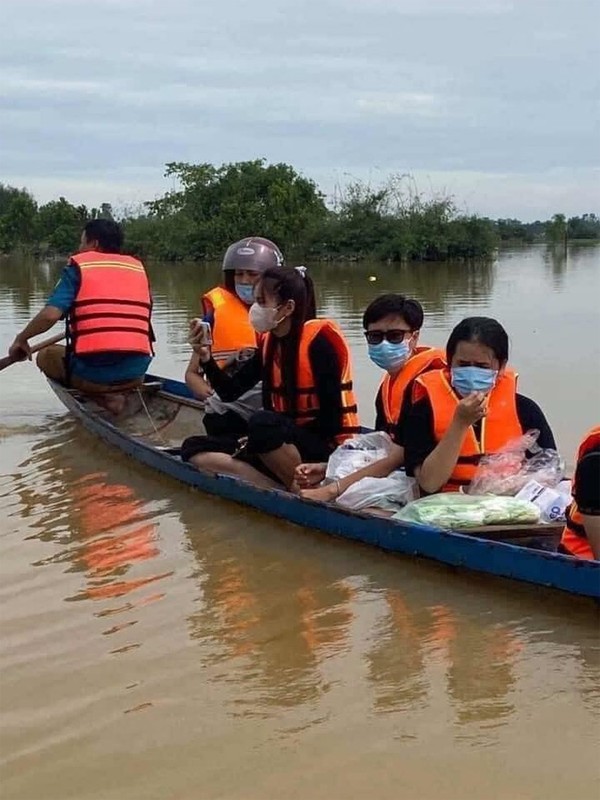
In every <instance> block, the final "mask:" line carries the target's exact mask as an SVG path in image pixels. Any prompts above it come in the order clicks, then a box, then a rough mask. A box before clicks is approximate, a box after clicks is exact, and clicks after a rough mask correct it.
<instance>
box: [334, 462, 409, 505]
mask: <svg viewBox="0 0 600 800" xmlns="http://www.w3.org/2000/svg"><path fill="white" fill-rule="evenodd" d="M418 496H419V490H418V488H417V482H416V480H415V479H414V478H409V477H408V476H407V475H406V473H405V472H400V471H396V472H392V473H391V474H390V475H388V476H387V477H386V478H361V479H360V480H359V481H357V482H356V483H354V484H352V486H350V487H349V488H348V489H346V491H345V492H343V494H341V495H340V496H339V497H338V498H336V503H337V504H338V505H340V506H343V507H344V508H353V509H359V508H367V507H369V506H376V507H377V508H387V509H392V510H394V511H395V510H397V508H398V506H404V505H406V503H410V502H411V500H415V499H416V498H417V497H418Z"/></svg>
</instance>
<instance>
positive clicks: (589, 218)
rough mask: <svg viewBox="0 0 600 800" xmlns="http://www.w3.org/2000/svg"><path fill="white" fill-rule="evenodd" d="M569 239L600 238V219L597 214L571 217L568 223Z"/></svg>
mask: <svg viewBox="0 0 600 800" xmlns="http://www.w3.org/2000/svg"><path fill="white" fill-rule="evenodd" d="M567 232H568V234H569V239H600V219H599V218H598V217H597V216H596V214H584V215H583V216H582V217H571V218H570V219H569V222H568V223H567Z"/></svg>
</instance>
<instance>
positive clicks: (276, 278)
mask: <svg viewBox="0 0 600 800" xmlns="http://www.w3.org/2000/svg"><path fill="white" fill-rule="evenodd" d="M254 297H255V301H254V303H253V305H252V306H251V307H250V312H249V318H250V322H251V324H252V325H253V327H254V329H255V330H256V332H257V333H259V334H262V340H261V346H260V347H259V349H258V350H257V351H256V353H255V354H254V355H253V356H252V357H251V358H250V359H249V360H248V361H246V362H245V363H244V364H243V365H242V366H241V367H240V369H239V370H238V372H237V373H236V374H235V375H227V374H226V373H225V372H224V371H223V370H221V369H219V367H218V365H217V364H216V362H215V361H214V359H213V358H212V356H211V353H210V348H208V347H201V348H198V356H199V359H200V361H201V363H202V364H203V366H204V369H205V371H206V375H207V377H208V379H209V381H210V383H211V385H212V386H213V387H214V389H215V391H216V392H217V393H218V395H219V397H220V398H221V399H222V400H223V401H225V402H229V401H231V400H235V399H236V398H237V397H238V396H239V395H241V394H242V393H243V392H245V391H247V390H248V389H249V388H251V387H252V386H255V385H256V384H257V383H258V382H259V381H262V399H263V408H264V410H262V411H257V412H256V413H255V414H254V415H253V416H252V417H250V419H249V421H248V436H247V439H245V440H244V441H240V442H236V441H235V440H232V439H228V440H227V439H222V440H220V441H216V440H215V438H214V437H199V436H194V437H191V438H189V439H186V440H185V441H184V442H183V445H182V449H181V455H182V458H183V460H184V461H190V462H191V463H192V464H194V465H195V466H197V467H198V468H200V469H205V470H208V471H210V472H220V473H225V474H229V475H237V476H239V477H241V478H244V479H245V480H248V481H251V482H253V483H255V484H256V485H258V486H264V487H273V486H277V485H278V484H283V485H284V486H286V487H288V488H290V487H291V486H292V483H293V480H294V474H295V470H296V467H297V466H298V464H300V462H301V461H303V460H308V461H322V460H324V459H327V458H328V457H329V455H330V454H331V452H332V451H333V450H334V449H335V447H337V445H338V444H340V443H341V442H342V441H344V439H347V438H348V437H349V436H352V435H354V434H355V433H357V432H358V431H359V430H360V427H359V423H358V415H357V406H356V400H355V398H354V392H353V386H352V372H351V365H350V351H349V348H348V345H347V343H346V341H345V339H344V337H343V335H342V333H341V331H340V329H339V328H338V326H337V325H336V324H335V323H334V322H332V321H331V320H327V319H315V315H316V308H315V305H316V304H315V295H314V287H313V282H312V280H311V279H310V277H309V276H308V275H306V271H305V270H304V268H303V267H297V268H295V269H291V268H286V267H281V268H276V269H275V268H270V269H267V270H265V271H264V272H263V273H262V275H261V276H260V278H259V281H258V283H257V284H256V286H255V290H254Z"/></svg>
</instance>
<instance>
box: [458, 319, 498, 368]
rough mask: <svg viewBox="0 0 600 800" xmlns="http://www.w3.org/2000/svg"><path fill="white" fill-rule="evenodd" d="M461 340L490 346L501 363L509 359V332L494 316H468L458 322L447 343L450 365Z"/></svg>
mask: <svg viewBox="0 0 600 800" xmlns="http://www.w3.org/2000/svg"><path fill="white" fill-rule="evenodd" d="M459 342H479V343H480V344H483V345H485V346H486V347H489V348H490V350H491V351H492V353H493V354H494V355H495V356H496V358H497V359H498V361H499V362H500V365H502V364H506V362H507V361H508V334H507V333H506V331H505V330H504V328H503V327H502V325H500V323H499V322H498V320H497V319H492V317H467V318H466V319H463V320H462V322H459V323H458V325H457V326H456V327H455V328H454V330H453V331H452V333H451V334H450V337H449V339H448V342H447V344H446V361H447V364H448V366H450V365H451V364H452V359H453V358H454V354H455V353H456V348H457V347H458V344H459Z"/></svg>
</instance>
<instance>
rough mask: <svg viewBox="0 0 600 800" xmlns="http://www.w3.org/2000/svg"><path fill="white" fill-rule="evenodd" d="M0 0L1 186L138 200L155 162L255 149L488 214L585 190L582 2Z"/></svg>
mask: <svg viewBox="0 0 600 800" xmlns="http://www.w3.org/2000/svg"><path fill="white" fill-rule="evenodd" d="M2 11H3V16H4V24H3V26H2V28H0V116H1V118H2V124H1V125H0V180H3V181H5V182H6V181H9V182H14V183H16V184H17V185H28V186H30V187H31V188H32V189H34V190H36V191H38V189H36V187H39V191H40V192H41V193H42V194H43V195H44V197H45V198H46V197H47V195H46V193H47V192H49V193H50V194H51V195H58V194H64V195H68V193H69V191H73V193H74V195H77V196H76V197H74V199H77V200H79V201H81V200H84V201H85V202H94V204H97V202H98V200H97V199H95V200H93V199H92V198H93V197H94V196H95V195H94V193H95V192H96V193H101V194H102V197H101V198H100V199H107V200H110V199H114V198H118V197H121V196H127V197H130V196H131V197H140V198H145V197H147V196H148V193H151V194H153V193H155V192H156V191H160V190H161V188H162V187H163V181H162V177H161V175H162V171H163V165H164V163H165V162H166V161H171V160H189V161H197V162H199V161H212V162H216V163H220V162H222V161H232V160H242V159H246V158H256V157H261V156H264V157H266V158H267V159H269V160H271V161H287V162H288V163H291V164H293V165H294V166H296V167H297V168H299V169H303V170H305V171H306V172H307V173H308V174H310V175H314V176H315V177H318V178H319V179H320V180H324V181H325V183H327V181H328V180H329V178H327V177H326V176H332V175H335V174H343V173H344V172H345V171H347V172H351V173H352V174H355V175H356V174H360V175H368V174H369V173H370V171H372V170H373V169H375V168H377V170H376V171H380V172H381V174H382V175H385V174H387V173H390V172H394V171H399V172H412V173H415V174H416V175H418V176H427V175H431V176H442V179H444V180H445V178H447V179H448V180H449V181H450V182H451V186H452V191H454V192H455V194H457V195H460V194H461V193H464V199H465V201H466V202H467V203H468V205H469V207H470V208H471V209H472V210H474V211H477V210H481V211H482V212H483V213H494V211H493V209H494V208H497V209H498V213H502V214H511V215H512V214H517V213H518V214H520V215H523V216H532V215H533V216H537V215H539V214H540V213H541V209H543V208H547V209H548V212H547V213H552V211H554V210H555V208H554V207H552V204H558V203H561V204H563V205H564V206H565V208H566V207H567V206H568V208H569V209H573V213H576V212H577V213H579V212H581V211H585V210H591V208H590V206H589V205H586V204H588V203H592V202H594V192H593V180H592V176H593V175H595V173H593V172H592V170H593V169H594V168H595V167H596V166H597V165H598V146H597V141H598V138H599V136H598V134H599V133H600V125H599V121H598V104H597V93H598V79H597V75H598V74H599V71H598V69H597V66H598V64H597V52H596V51H597V42H596V34H595V31H596V28H597V24H596V23H597V21H598V7H597V4H596V2H595V1H594V2H592V0H578V4H577V8H576V9H574V7H573V6H572V4H571V3H569V2H567V0H519V2H516V1H515V2H513V3H511V2H508V0H303V2H302V3H292V2H291V1H290V0H254V2H253V3H252V4H241V3H239V0H220V1H219V2H218V3H204V4H198V3H197V2H196V0H170V2H169V3H164V2H163V1H162V0H161V1H160V2H159V0H118V2H117V0H97V2H95V3H93V4H83V5H82V4H80V3H78V2H74V0H73V1H72V0H18V1H17V0H4V2H3V4H2ZM444 176H445V177H444ZM111 186H112V187H113V188H112V189H111ZM52 187H54V189H53V188H52ZM511 202H512V203H513V205H514V208H515V211H514V212H510V210H508V209H507V206H508V205H510V203H511ZM478 204H479V205H478ZM578 204H580V205H579V206H578V208H577V209H575V206H577V205H578ZM596 207H597V206H596ZM516 209H520V210H519V211H518V212H517V210H516Z"/></svg>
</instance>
